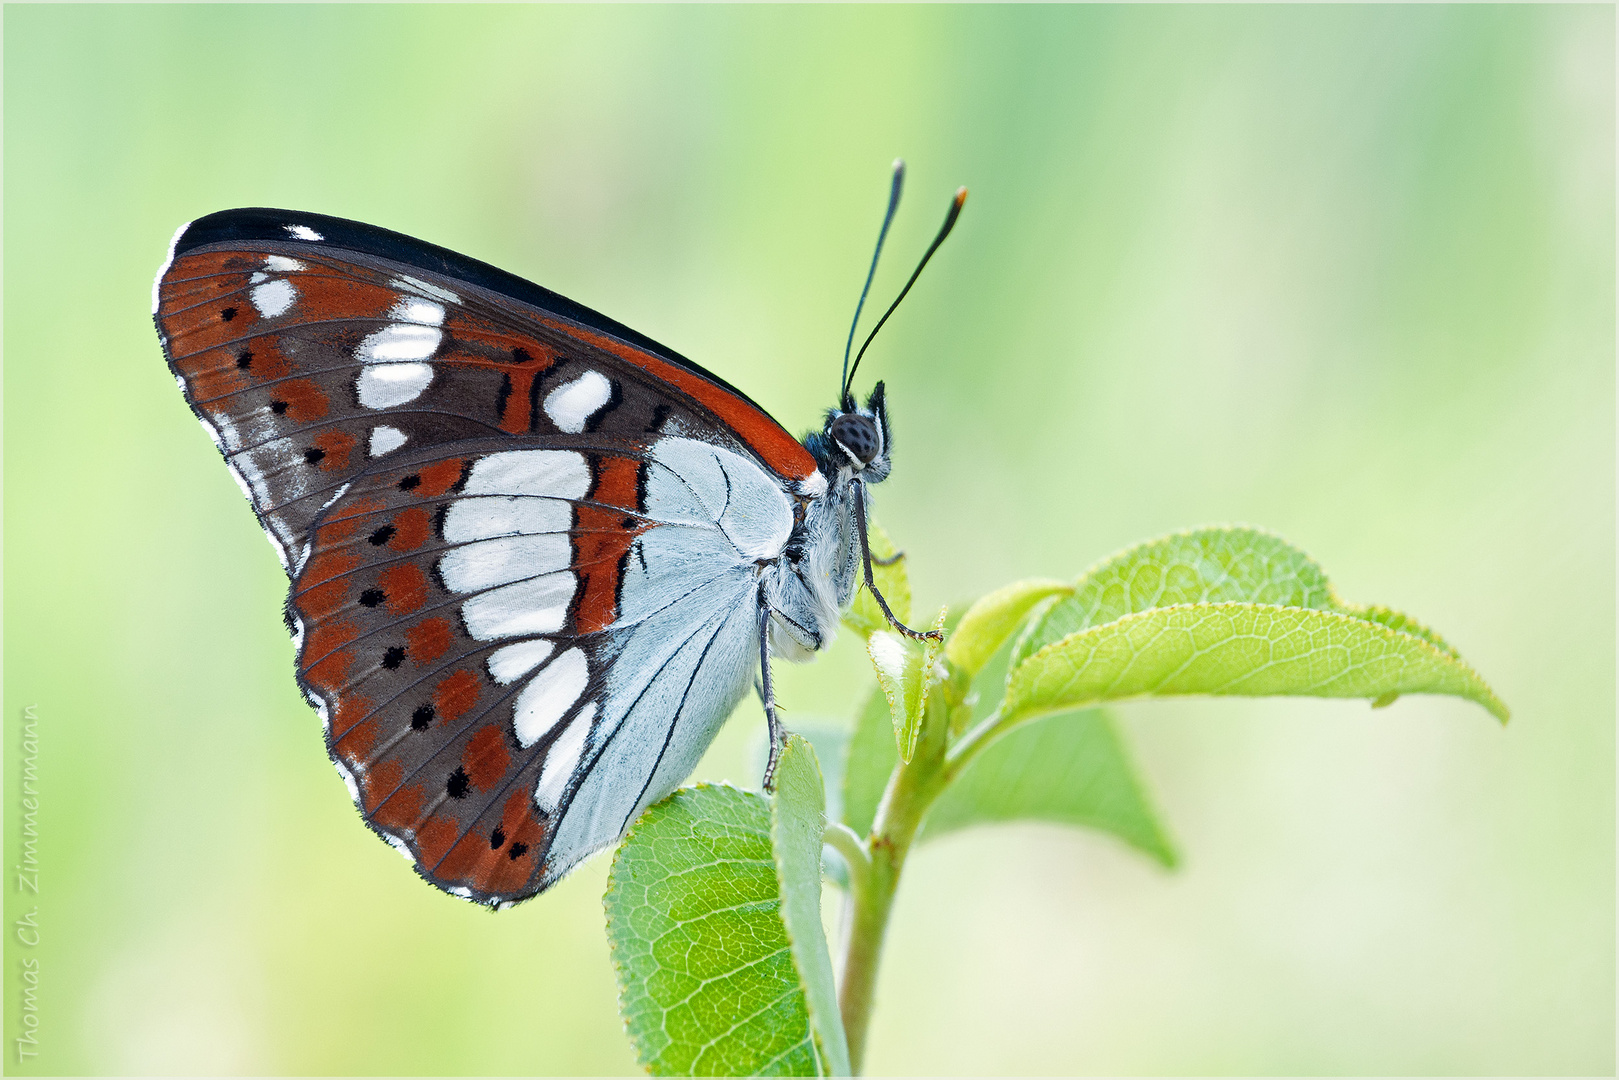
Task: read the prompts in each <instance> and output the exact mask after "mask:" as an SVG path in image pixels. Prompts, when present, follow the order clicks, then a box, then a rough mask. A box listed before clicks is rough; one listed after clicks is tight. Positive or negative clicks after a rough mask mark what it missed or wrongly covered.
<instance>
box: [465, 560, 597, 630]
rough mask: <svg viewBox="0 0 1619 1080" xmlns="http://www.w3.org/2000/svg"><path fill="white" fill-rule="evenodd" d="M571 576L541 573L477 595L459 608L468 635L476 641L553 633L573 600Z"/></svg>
mask: <svg viewBox="0 0 1619 1080" xmlns="http://www.w3.org/2000/svg"><path fill="white" fill-rule="evenodd" d="M573 588H574V579H573V574H572V573H569V572H567V571H563V572H562V573H558V574H542V575H540V576H539V577H536V578H532V579H530V580H528V581H519V582H516V583H514V584H511V585H502V586H501V587H500V588H498V589H492V590H490V591H489V592H486V593H479V594H478V595H477V596H474V597H471V598H470V599H468V600H467V602H466V603H464V604H462V605H461V618H462V619H463V620H464V621H465V622H466V624H467V633H469V634H471V635H472V637H473V638H474V639H475V640H478V641H494V640H495V639H497V638H504V637H528V636H530V635H533V634H554V633H556V632H557V631H558V630H560V629H562V620H563V619H564V618H565V617H566V616H567V614H568V602H569V601H570V600H572V599H573Z"/></svg>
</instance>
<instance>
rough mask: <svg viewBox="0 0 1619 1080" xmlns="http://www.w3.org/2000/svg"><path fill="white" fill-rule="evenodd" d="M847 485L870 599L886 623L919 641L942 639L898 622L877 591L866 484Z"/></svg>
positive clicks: (852, 482)
mask: <svg viewBox="0 0 1619 1080" xmlns="http://www.w3.org/2000/svg"><path fill="white" fill-rule="evenodd" d="M849 486H850V487H852V488H854V520H855V526H856V531H858V532H859V533H860V561H861V564H862V565H863V566H864V567H865V571H866V588H868V589H870V590H871V596H872V599H874V600H876V601H877V606H878V607H880V608H882V609H883V615H884V616H886V617H887V619H888V625H889V626H892V627H893V628H894V629H895V630H898V631H899V632H900V633H901V634H904V635H905V636H906V637H908V638H911V639H912V640H915V641H921V640H922V639H923V638H931V639H932V640H934V641H942V640H944V635H943V634H941V633H939V631H937V630H929V631H927V632H926V633H924V632H923V631H921V630H912V629H911V628H910V627H909V626H906V625H905V624H904V623H902V622H900V621H899V620H898V619H896V618H895V617H894V613H893V612H892V611H891V610H889V607H888V601H887V600H884V599H883V594H882V593H880V592H878V591H877V583H876V582H875V581H873V580H872V576H871V563H872V558H871V541H870V540H868V539H867V538H866V485H865V484H863V483H861V482H860V481H859V480H851V481H850V483H849ZM896 558H897V556H896Z"/></svg>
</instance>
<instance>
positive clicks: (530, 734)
mask: <svg viewBox="0 0 1619 1080" xmlns="http://www.w3.org/2000/svg"><path fill="white" fill-rule="evenodd" d="M589 678H590V665H589V664H588V663H586V662H585V654H584V653H582V652H580V651H579V650H578V649H569V650H568V651H567V652H565V653H563V654H562V655H561V656H559V657H557V658H556V659H555V660H553V661H551V663H550V664H549V665H548V666H547V667H546V668H545V670H544V671H542V672H540V673H539V674H538V675H536V676H534V678H533V680H532V681H531V682H530V683H529V684H528V685H527V686H525V687H523V692H522V693H521V694H519V695H518V696H517V705H516V707H515V709H514V710H513V714H512V728H513V730H514V731H515V732H516V734H517V742H518V745H520V746H522V747H523V748H524V749H525V750H526V749H528V748H529V747H530V746H533V745H534V744H535V743H537V742H539V741H540V740H541V739H543V738H544V737H545V736H546V735H547V734H548V733H549V732H550V731H551V729H552V728H553V727H555V726H556V723H557V721H558V720H561V719H562V716H563V714H564V713H566V712H567V711H568V710H569V709H570V708H572V707H573V703H574V702H576V701H578V700H579V695H580V694H583V693H584V692H585V683H586V682H587V681H588V680H589ZM585 711H586V712H593V711H594V710H591V709H587V710H585ZM580 720H583V721H584V724H583V725H582V726H583V728H584V729H585V730H586V731H588V730H590V719H589V717H587V716H585V715H584V713H581V714H580V716H579V717H578V718H577V719H575V721H574V722H573V724H571V725H569V728H570V731H571V729H572V728H574V727H579V726H581V725H580V723H579V721H580ZM564 738H566V736H564ZM552 752H553V753H555V751H554V750H553V751H552ZM542 771H543V770H542ZM569 771H570V772H571V771H572V770H569Z"/></svg>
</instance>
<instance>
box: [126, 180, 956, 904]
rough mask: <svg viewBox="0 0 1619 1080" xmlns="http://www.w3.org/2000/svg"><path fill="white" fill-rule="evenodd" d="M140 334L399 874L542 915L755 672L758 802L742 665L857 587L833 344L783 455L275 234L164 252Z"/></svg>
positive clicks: (588, 361)
mask: <svg viewBox="0 0 1619 1080" xmlns="http://www.w3.org/2000/svg"><path fill="white" fill-rule="evenodd" d="M902 175H903V168H902V167H901V166H900V165H898V163H896V168H895V174H894V184H893V188H892V192H891V195H890V199H889V207H888V216H887V217H885V219H884V223H883V232H884V234H885V235H886V232H887V228H888V221H889V220H890V219H891V218H892V215H893V212H894V207H895V204H896V203H897V200H898V197H899V189H900V182H901V178H902ZM965 196H966V192H965V189H963V190H962V191H960V192H958V193H957V196H956V199H955V201H954V202H953V203H952V206H951V211H950V215H949V218H948V220H947V221H946V223H945V226H944V228H943V229H942V230H941V231H940V233H939V236H938V239H937V240H935V241H934V244H933V246H932V247H930V248H929V249H928V255H929V256H931V255H932V253H933V251H934V250H935V249H936V248H937V247H938V245H939V243H940V242H942V241H943V239H944V237H945V235H946V234H947V233H948V232H949V230H950V227H951V225H953V223H954V221H955V217H956V214H957V213H958V212H959V210H960V208H961V202H962V200H963V199H964V198H965ZM881 246H882V245H881V239H879V242H878V252H879V253H880V252H881ZM926 261H927V257H926V256H925V257H924V258H923V260H922V263H923V264H924V265H925V263H926ZM872 266H873V269H875V266H876V257H875V256H874V257H873V260H872ZM921 268H922V267H921V265H919V266H918V267H917V273H920V272H921ZM915 280H916V277H915V275H912V278H911V281H912V282H914V281H915ZM866 284H867V287H868V288H869V286H870V276H869V275H868V277H867V282H866ZM909 288H910V285H909V284H907V285H906V290H909ZM903 296H904V293H903V292H902V293H901V297H903ZM864 299H865V294H864V292H862V294H861V300H862V303H863V302H864ZM898 302H899V301H898V300H896V301H895V304H898ZM892 310H893V309H892V308H890V309H889V311H890V312H892ZM153 313H154V317H155V320H156V323H157V330H158V336H159V337H160V338H161V339H162V342H163V350H164V353H165V356H166V357H167V359H168V362H169V366H170V368H171V369H172V370H173V372H174V374H175V376H176V378H177V380H178V381H179V383H180V388H181V390H182V391H183V392H184V394H185V397H186V400H187V402H189V403H190V405H191V407H192V409H193V411H195V413H196V414H197V416H198V418H199V419H201V421H202V423H203V426H204V427H205V428H207V429H208V432H209V434H210V435H212V436H213V439H214V442H215V443H216V444H217V445H218V446H219V449H220V452H221V453H223V454H224V455H225V460H226V463H227V464H228V465H229V466H230V469H231V471H232V473H233V474H234V475H235V476H236V479H237V481H238V482H239V483H240V484H241V486H242V488H243V490H244V491H245V492H246V493H247V497H248V499H249V500H250V501H251V503H252V505H253V509H254V512H255V513H256V514H257V515H258V518H259V521H260V522H261V523H262V524H263V526H264V528H265V531H266V532H268V533H269V536H270V540H271V542H272V543H273V544H274V545H275V548H276V551H277V553H278V554H279V555H280V556H281V561H282V564H283V565H284V566H285V567H286V570H287V574H288V576H289V577H290V578H291V579H292V588H291V592H290V595H289V596H288V599H287V605H286V621H287V625H288V628H289V629H290V630H291V632H292V635H293V639H294V642H295V645H296V648H297V653H298V671H297V675H298V682H299V685H300V686H301V687H302V688H303V690H304V693H305V694H306V696H307V697H308V698H309V701H310V703H311V704H312V705H313V706H314V707H315V709H316V711H317V712H319V713H320V716H321V719H322V721H323V723H324V724H325V728H326V742H327V747H328V749H329V751H330V753H331V756H332V760H333V761H334V762H335V763H336V765H337V769H338V771H339V772H340V773H341V774H342V776H343V779H344V781H345V782H346V783H347V784H348V787H349V790H350V792H351V793H352V795H353V797H354V801H355V803H356V804H357V805H358V807H359V809H360V812H361V814H362V815H363V816H364V818H365V821H366V823H367V824H368V825H370V826H371V828H373V829H374V830H376V831H377V832H378V833H379V834H381V835H382V836H383V837H384V838H385V839H387V840H388V842H389V843H391V844H393V845H394V846H396V847H398V848H399V849H400V850H401V851H403V852H404V853H405V854H406V856H407V857H408V858H409V859H410V860H411V861H412V862H413V863H414V865H415V867H416V869H417V870H418V872H420V874H421V875H422V876H423V877H424V878H426V879H427V880H428V881H430V882H432V883H433V884H434V885H437V886H438V887H439V888H442V889H445V890H447V891H449V892H451V893H454V894H455V895H457V896H462V897H466V898H467V899H470V900H474V901H477V902H479V903H487V904H493V905H503V904H508V903H511V902H514V901H517V900H522V899H524V898H526V897H529V896H532V895H534V894H535V893H537V892H539V891H541V890H543V889H544V888H546V887H547V886H548V885H550V884H551V883H552V882H554V881H556V880H557V879H558V878H559V877H561V876H562V875H563V874H565V873H566V872H567V871H568V870H569V869H570V868H571V867H573V866H574V865H575V864H577V863H578V862H579V861H580V860H581V859H583V858H585V856H587V855H589V854H590V853H591V852H593V851H596V850H597V849H599V848H601V847H603V846H605V845H607V844H610V843H612V842H613V841H614V840H616V839H617V838H618V837H619V836H620V835H622V834H623V832H624V830H625V829H626V828H627V827H628V826H629V825H630V823H631V822H633V821H634V820H635V818H636V816H637V815H638V814H640V812H641V811H642V810H643V809H645V808H646V807H647V806H648V805H650V804H651V803H653V802H655V801H657V800H658V799H661V798H663V797H664V796H665V795H667V794H668V793H669V792H671V791H673V790H674V789H675V788H676V787H677V786H678V785H679V784H680V783H681V782H682V781H683V780H684V779H685V778H686V776H687V775H688V774H689V773H690V772H691V770H692V768H693V767H694V766H695V765H696V763H697V760H698V758H699V757H700V756H701V755H702V753H703V751H704V750H705V749H706V748H707V746H708V744H709V742H710V741H711V740H712V739H713V737H714V734H715V732H716V730H717V729H718V727H719V725H720V724H721V723H722V722H723V721H724V719H725V718H726V716H727V715H729V714H730V712H731V710H732V709H733V708H734V707H735V705H736V704H737V702H738V700H739V699H740V698H741V697H742V696H743V694H744V693H746V691H747V689H748V687H749V685H750V684H752V683H753V682H754V679H755V671H756V666H755V665H756V664H757V665H759V667H758V668H757V670H758V671H759V672H760V675H761V677H762V681H761V684H760V693H761V697H762V698H763V702H764V710H765V714H766V716H767V718H768V720H769V724H770V731H771V736H772V748H773V749H772V754H771V764H770V766H768V767H767V769H766V774H765V782H766V785H767V786H768V784H769V781H770V776H771V771H772V770H773V768H774V763H775V755H776V751H777V750H778V749H779V747H780V744H781V739H782V732H781V726H780V723H779V721H778V720H777V717H776V710H775V705H774V700H773V697H772V694H771V682H770V667H769V661H770V657H771V656H772V655H774V656H779V657H785V658H787V659H789V660H804V659H808V658H809V657H811V656H813V655H814V653H815V652H816V651H817V650H819V649H822V648H824V647H825V646H826V645H827V644H828V643H829V642H830V640H831V638H832V636H833V634H834V632H835V631H836V628H837V624H838V619H839V615H840V612H841V611H842V610H843V609H845V608H847V606H848V604H849V602H850V601H851V599H852V598H853V594H854V590H855V588H856V586H857V584H858V580H859V577H860V576H861V575H860V571H861V570H862V568H863V569H864V575H863V576H864V580H865V582H866V584H867V586H868V587H870V585H871V556H870V552H869V549H868V545H867V543H866V509H865V507H866V487H867V485H868V484H873V483H876V482H878V481H880V480H882V479H883V478H885V477H886V476H887V475H888V472H889V445H890V436H889V427H888V414H887V410H886V408H885V403H884V398H883V384H882V383H880V382H879V383H877V384H876V386H875V388H874V389H873V390H872V392H871V395H870V397H868V398H867V399H866V403H865V405H864V406H857V404H856V402H855V400H854V398H853V397H852V396H851V395H850V394H849V389H848V388H849V380H850V379H851V378H852V377H853V374H854V372H853V371H852V370H849V368H848V354H847V351H846V352H845V356H844V366H845V377H844V381H843V385H842V389H841V391H840V394H839V403H838V406H837V407H836V408H833V409H831V410H829V411H828V413H827V417H826V422H825V424H824V425H823V427H822V429H821V430H820V431H817V432H814V433H812V434H810V435H809V436H807V437H806V438H805V439H804V440H803V441H802V442H799V441H797V440H794V439H793V438H792V436H791V435H789V434H788V433H787V432H786V431H785V430H784V429H783V428H782V427H781V425H779V424H777V423H776V422H775V421H774V420H772V419H771V418H770V416H769V415H767V414H766V413H765V412H764V410H762V409H760V408H759V407H758V406H757V405H755V404H754V403H753V402H752V401H750V400H748V398H747V396H746V395H744V394H743V393H742V392H741V391H739V390H737V389H735V388H734V387H732V386H729V385H727V384H726V383H725V382H724V381H722V380H721V379H718V378H716V377H715V376H713V375H711V374H709V373H708V372H706V371H704V370H703V369H702V368H700V367H698V366H697V365H695V364H693V363H691V362H690V361H689V360H686V359H684V358H683V357H681V356H679V355H678V354H676V353H674V352H672V351H671V350H669V349H666V348H664V347H663V346H661V345H658V344H657V343H656V342H653V341H651V340H649V339H647V338H645V337H643V336H641V335H640V334H637V333H636V332H635V331H633V330H630V329H628V328H626V327H624V326H621V325H619V324H618V323H616V322H613V321H612V320H610V319H607V318H604V317H603V316H601V315H599V314H597V313H596V312H594V311H591V310H589V309H588V308H585V307H582V306H580V305H579V304H576V303H574V302H572V301H570V300H567V299H564V298H563V297H561V296H558V295H556V294H555V293H553V292H550V291H548V290H546V289H543V288H540V287H539V286H537V285H533V284H531V283H529V282H527V281H523V280H521V279H519V278H517V277H514V276H512V275H510V274H507V273H504V272H503V271H500V270H497V269H495V268H494V267H491V266H488V265H486V264H484V263H481V262H477V261H475V260H473V259H469V258H466V257H465V256H462V255H457V254H454V253H453V252H449V251H446V250H444V249H442V248H438V247H434V246H433V245H431V244H426V243H423V242H421V241H419V240H413V239H410V238H409V237H406V236H401V235H399V234H397V233H392V232H388V231H386V230H383V229H378V228H374V227H372V226H369V225H361V224H357V223H355V222H352V221H343V220H339V219H336V218H329V217H323V216H320V215H317V214H306V213H298V212H292V211H285V210H265V209H246V210H227V211H224V212H222V213H217V214H211V215H209V216H207V217H204V218H200V219H198V220H197V221H193V222H191V223H190V224H189V225H186V226H185V227H183V228H182V229H180V231H179V232H178V233H177V234H176V235H175V238H174V243H173V245H172V247H171V249H170V252H169V259H168V261H167V262H166V263H165V264H164V266H163V269H162V270H161V271H160V272H159V275H158V279H157V282H156V284H155V285H154V289H153ZM855 318H856V321H858V319H859V311H858V309H857V311H856V315H855ZM886 318H887V316H886V315H885V316H884V319H886ZM878 326H879V327H880V326H881V322H879V323H878ZM873 334H875V331H873ZM850 342H851V344H852V342H853V330H852V328H851V331H850ZM867 344H868V345H869V344H870V339H869V338H868V339H867ZM863 352H864V349H863V348H862V353H863ZM855 363H856V366H858V364H859V357H858V356H857V357H856V361H855ZM873 591H874V595H875V590H873ZM878 599H879V600H880V599H881V598H880V597H878ZM883 607H884V610H885V611H886V609H887V605H886V604H884V605H883ZM890 618H891V619H892V616H890ZM895 625H896V626H898V623H897V622H896V623H895ZM907 632H908V633H914V632H912V631H907Z"/></svg>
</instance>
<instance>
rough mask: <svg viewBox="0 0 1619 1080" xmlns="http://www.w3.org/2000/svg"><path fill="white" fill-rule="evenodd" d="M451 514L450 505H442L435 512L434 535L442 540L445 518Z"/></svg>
mask: <svg viewBox="0 0 1619 1080" xmlns="http://www.w3.org/2000/svg"><path fill="white" fill-rule="evenodd" d="M449 512H450V504H449V503H440V504H439V507H438V509H437V510H434V511H433V535H434V536H436V537H438V538H439V539H440V540H442V539H444V518H445V517H446V516H447V515H448V514H449Z"/></svg>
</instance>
